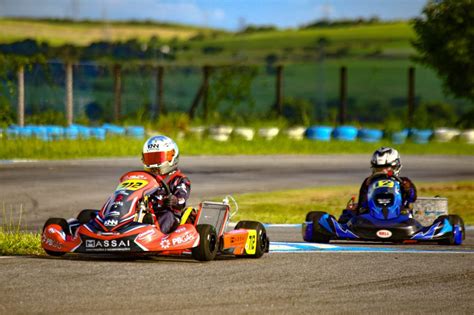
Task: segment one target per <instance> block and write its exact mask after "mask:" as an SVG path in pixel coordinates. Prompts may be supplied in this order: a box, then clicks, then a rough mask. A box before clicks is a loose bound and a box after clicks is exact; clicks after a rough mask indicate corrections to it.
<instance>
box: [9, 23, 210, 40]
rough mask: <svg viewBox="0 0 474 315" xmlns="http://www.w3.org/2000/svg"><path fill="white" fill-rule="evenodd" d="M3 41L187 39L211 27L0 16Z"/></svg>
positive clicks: (207, 30) (208, 30)
mask: <svg viewBox="0 0 474 315" xmlns="http://www.w3.org/2000/svg"><path fill="white" fill-rule="evenodd" d="M0 30H1V32H0V43H10V42H14V41H19V40H23V39H27V38H31V39H36V40H38V41H44V42H48V43H49V44H51V45H62V44H74V45H78V46H87V45H89V44H90V43H92V42H94V41H100V40H105V41H119V40H121V41H124V40H127V39H131V38H138V39H139V40H148V39H149V38H150V37H152V36H158V37H159V38H161V39H165V40H170V39H172V38H178V39H184V40H185V39H188V38H190V37H192V36H195V35H196V34H197V33H198V32H204V33H206V32H211V30H210V29H205V28H199V27H193V26H185V25H177V24H164V23H152V22H141V23H140V22H106V23H103V22H95V21H79V22H72V21H67V20H33V19H0Z"/></svg>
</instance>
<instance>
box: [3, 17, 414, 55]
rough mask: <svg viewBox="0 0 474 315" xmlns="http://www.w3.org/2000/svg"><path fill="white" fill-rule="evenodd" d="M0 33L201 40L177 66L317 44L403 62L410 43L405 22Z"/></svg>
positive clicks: (81, 26) (8, 38)
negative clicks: (246, 29)
mask: <svg viewBox="0 0 474 315" xmlns="http://www.w3.org/2000/svg"><path fill="white" fill-rule="evenodd" d="M0 29H1V32H0V43H8V42H13V41H18V40H22V39H26V38H32V39H36V40H40V41H45V42H48V43H49V44H51V45H61V44H65V43H69V44H75V45H79V46H86V45H88V44H90V43H92V42H94V41H99V40H106V41H117V40H122V41H123V40H127V39H131V38H136V39H138V40H142V41H146V40H148V39H149V38H150V37H152V36H159V37H160V38H161V39H163V40H170V39H172V38H178V39H180V40H187V39H189V38H190V37H193V36H195V35H197V34H203V35H204V38H203V39H202V40H199V41H189V42H185V43H184V42H183V44H186V45H187V46H188V49H186V50H182V51H179V52H178V54H177V57H178V60H181V61H182V60H187V61H190V62H196V61H201V62H213V63H215V62H219V61H221V62H229V61H246V60H247V61H249V60H255V59H256V58H262V57H265V56H266V55H268V54H269V53H275V52H278V53H279V57H280V58H283V59H284V58H289V59H292V60H295V59H299V60H301V59H304V58H307V57H308V56H311V55H314V54H315V52H316V47H317V43H318V41H319V40H320V39H321V38H324V39H325V40H326V41H327V44H326V48H325V50H326V52H327V53H330V54H335V53H337V52H338V51H339V52H341V50H342V51H344V52H345V54H346V55H347V54H348V55H367V54H369V55H370V54H374V53H377V54H384V55H389V56H398V57H400V56H403V57H406V56H407V55H408V54H409V53H411V52H413V49H412V48H411V46H410V40H411V39H413V38H414V32H413V30H412V27H411V25H410V24H409V23H408V22H397V23H383V24H374V25H360V26H341V27H330V28H318V29H307V30H277V31H266V32H257V33H249V34H235V33H228V32H223V31H220V30H211V29H205V28H198V27H192V26H182V25H161V24H150V25H148V24H133V23H126V22H115V23H113V22H112V23H101V22H92V23H91V22H75V23H72V22H66V21H47V20H21V19H20V20H15V19H0ZM210 46H212V47H220V48H222V50H221V51H219V52H218V53H210V54H204V53H202V49H203V48H204V47H210Z"/></svg>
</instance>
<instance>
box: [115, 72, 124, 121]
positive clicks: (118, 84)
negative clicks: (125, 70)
mask: <svg viewBox="0 0 474 315" xmlns="http://www.w3.org/2000/svg"><path fill="white" fill-rule="evenodd" d="M121 113H122V67H121V66H120V65H119V64H115V65H114V121H115V122H118V121H119V120H120V118H121Z"/></svg>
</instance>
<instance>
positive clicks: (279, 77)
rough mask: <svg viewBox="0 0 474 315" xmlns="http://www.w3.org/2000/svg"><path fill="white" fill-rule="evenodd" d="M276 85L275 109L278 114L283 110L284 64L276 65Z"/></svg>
mask: <svg viewBox="0 0 474 315" xmlns="http://www.w3.org/2000/svg"><path fill="white" fill-rule="evenodd" d="M275 83H276V87H275V93H276V94H275V99H276V101H275V109H276V111H277V113H278V115H281V114H282V112H283V87H282V85H283V66H282V65H278V66H277V67H276V82H275Z"/></svg>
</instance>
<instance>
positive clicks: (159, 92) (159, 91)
mask: <svg viewBox="0 0 474 315" xmlns="http://www.w3.org/2000/svg"><path fill="white" fill-rule="evenodd" d="M164 72H165V68H164V67H163V66H158V71H157V73H156V104H157V107H158V115H159V116H161V115H163V114H166V107H165V103H164V101H163V75H164ZM156 112H157V111H156V108H155V110H154V111H153V115H154V116H156Z"/></svg>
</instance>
